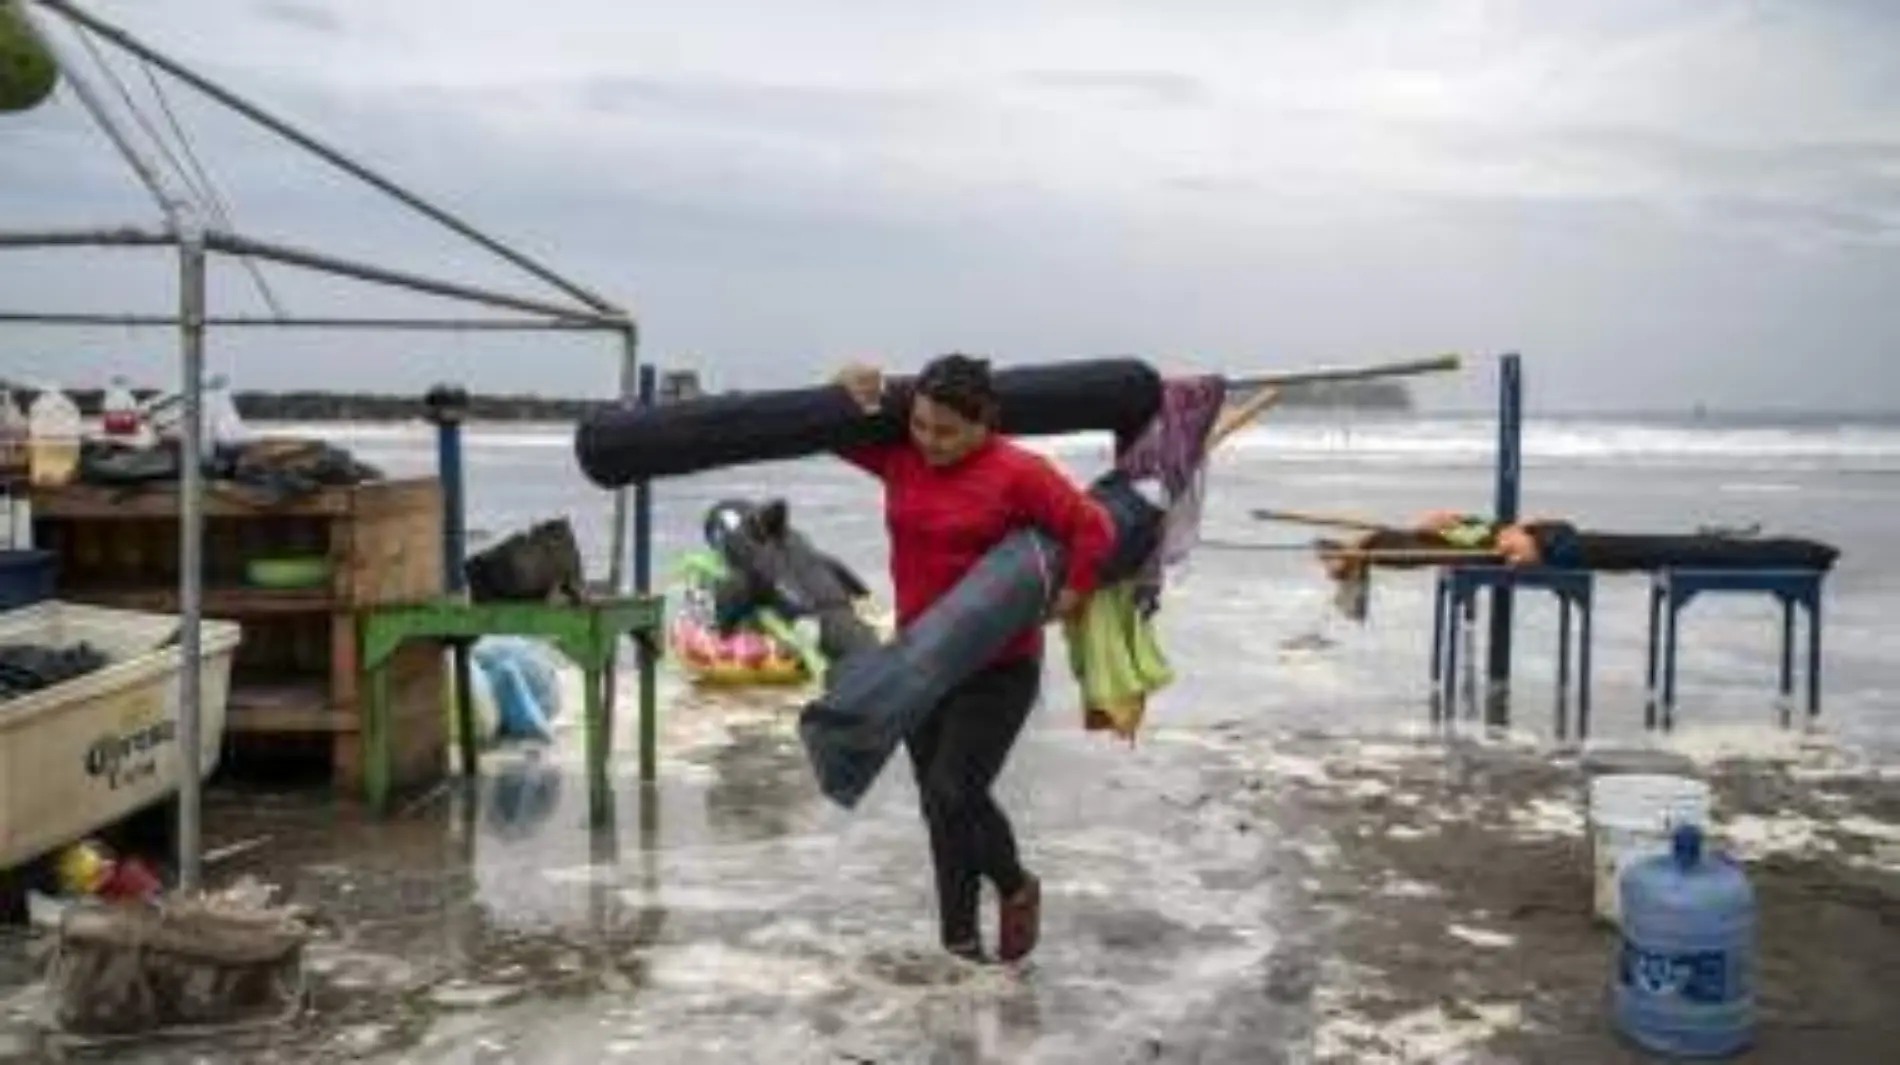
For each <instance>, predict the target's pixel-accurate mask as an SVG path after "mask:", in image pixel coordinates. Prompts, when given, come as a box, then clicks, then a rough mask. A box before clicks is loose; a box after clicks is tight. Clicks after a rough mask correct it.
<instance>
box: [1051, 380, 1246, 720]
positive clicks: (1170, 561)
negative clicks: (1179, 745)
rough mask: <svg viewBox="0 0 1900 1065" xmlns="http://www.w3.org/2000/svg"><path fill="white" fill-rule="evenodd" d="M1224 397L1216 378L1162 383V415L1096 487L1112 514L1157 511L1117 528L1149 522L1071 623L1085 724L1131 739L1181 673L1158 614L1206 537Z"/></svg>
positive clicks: (1125, 545)
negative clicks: (1153, 699) (1151, 702)
mask: <svg viewBox="0 0 1900 1065" xmlns="http://www.w3.org/2000/svg"><path fill="white" fill-rule="evenodd" d="M1226 402H1227V383H1226V381H1225V380H1224V379H1222V378H1220V377H1218V376H1211V375H1210V376H1203V377H1190V378H1176V379H1170V380H1167V381H1164V382H1163V384H1162V392H1161V406H1160V410H1159V411H1158V412H1157V413H1156V415H1155V417H1154V420H1153V421H1152V422H1151V423H1150V424H1149V426H1148V428H1147V430H1146V431H1145V432H1144V433H1142V434H1141V436H1139V437H1138V438H1137V439H1136V440H1135V441H1134V442H1133V443H1132V444H1131V445H1130V446H1128V447H1126V448H1124V449H1122V450H1121V451H1120V453H1119V454H1118V455H1117V456H1116V462H1115V469H1114V471H1113V472H1111V473H1109V474H1108V475H1106V476H1105V477H1103V478H1102V479H1101V480H1100V481H1098V482H1097V483H1096V485H1095V487H1094V489H1093V494H1094V495H1095V496H1096V497H1097V500H1098V502H1101V503H1103V504H1104V505H1105V506H1107V507H1108V508H1109V509H1110V511H1111V513H1113V512H1114V511H1115V510H1116V509H1118V508H1121V509H1127V508H1131V507H1141V506H1146V507H1148V508H1152V509H1153V510H1154V511H1158V512H1159V513H1158V515H1157V516H1156V517H1155V519H1154V520H1151V521H1149V522H1146V523H1142V522H1128V521H1118V522H1117V527H1118V529H1128V528H1145V529H1146V530H1147V534H1146V535H1145V536H1140V537H1133V536H1122V537H1120V538H1118V542H1117V545H1116V547H1117V550H1116V552H1115V554H1114V556H1113V557H1112V559H1111V563H1110V565H1109V566H1107V567H1105V569H1107V570H1108V571H1109V572H1110V573H1113V574H1127V575H1126V576H1124V577H1121V579H1119V580H1116V581H1114V582H1113V583H1108V584H1105V585H1104V586H1103V587H1101V588H1099V589H1097V591H1096V593H1095V594H1094V595H1092V596H1090V597H1089V600H1088V602H1087V604H1086V605H1085V606H1084V607H1083V609H1082V612H1081V614H1080V616H1078V617H1076V618H1073V619H1071V620H1069V621H1068V622H1066V623H1065V625H1064V635H1065V637H1066V639H1067V642H1068V645H1069V665H1070V669H1071V670H1072V671H1073V672H1074V674H1075V679H1076V683H1077V685H1078V686H1079V687H1080V689H1081V691H1082V705H1083V723H1084V727H1086V728H1088V729H1089V730H1091V731H1099V730H1108V731H1112V732H1114V733H1115V734H1116V735H1118V736H1120V737H1122V738H1124V739H1131V740H1132V738H1133V737H1134V734H1135V732H1136V730H1138V729H1139V728H1140V727H1141V721H1142V717H1143V716H1144V714H1145V713H1146V710H1147V705H1148V698H1149V696H1151V695H1153V694H1154V693H1155V692H1157V691H1160V690H1161V689H1162V688H1164V687H1166V686H1167V685H1169V684H1171V683H1173V681H1174V671H1173V669H1172V668H1171V667H1170V666H1169V664H1168V660H1167V656H1166V655H1165V654H1163V653H1162V650H1161V643H1160V640H1159V638H1158V637H1157V635H1156V633H1155V630H1154V614H1155V611H1156V610H1158V609H1159V608H1160V603H1161V590H1162V586H1163V583H1164V578H1165V574H1166V573H1167V571H1168V570H1170V569H1172V568H1174V567H1177V566H1179V565H1180V564H1181V563H1183V562H1185V561H1186V559H1187V556H1188V553H1189V552H1190V551H1191V550H1192V549H1193V548H1194V545H1195V544H1196V542H1198V540H1199V537H1200V527H1201V503H1202V499H1203V497H1204V494H1205V489H1206V466H1207V457H1208V443H1209V438H1210V434H1211V433H1212V432H1213V429H1214V426H1215V424H1216V422H1218V420H1219V418H1220V414H1221V410H1222V409H1223V407H1224V406H1225V404H1226ZM1131 497H1132V498H1131Z"/></svg>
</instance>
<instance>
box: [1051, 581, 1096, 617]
mask: <svg viewBox="0 0 1900 1065" xmlns="http://www.w3.org/2000/svg"><path fill="white" fill-rule="evenodd" d="M1086 602H1088V600H1087V599H1086V598H1085V597H1084V596H1082V595H1081V594H1080V593H1078V592H1077V591H1076V590H1075V589H1073V588H1064V589H1062V590H1061V591H1060V592H1057V593H1056V605H1055V607H1054V609H1052V610H1051V611H1050V614H1051V615H1052V616H1053V617H1054V618H1055V619H1056V620H1057V621H1074V620H1075V619H1076V618H1078V617H1081V616H1082V607H1083V604H1085V603H1086Z"/></svg>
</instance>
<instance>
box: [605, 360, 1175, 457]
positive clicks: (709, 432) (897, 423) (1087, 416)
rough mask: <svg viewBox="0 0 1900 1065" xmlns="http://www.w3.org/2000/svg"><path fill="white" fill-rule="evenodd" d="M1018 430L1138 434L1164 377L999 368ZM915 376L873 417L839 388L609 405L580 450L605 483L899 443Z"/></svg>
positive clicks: (1134, 366) (1131, 370)
mask: <svg viewBox="0 0 1900 1065" xmlns="http://www.w3.org/2000/svg"><path fill="white" fill-rule="evenodd" d="M995 381H996V390H997V395H998V397H999V399H1000V400H1001V403H1002V430H1003V431H1004V432H1006V433H1009V434H1010V435H1012V436H1053V435H1061V434H1065V433H1079V432H1089V431H1108V432H1112V433H1114V434H1115V435H1116V438H1117V444H1118V446H1121V445H1125V444H1126V443H1127V442H1129V441H1132V440H1133V439H1134V438H1135V437H1136V436H1137V435H1139V434H1140V433H1141V431H1142V430H1143V429H1144V428H1145V427H1146V426H1147V424H1148V422H1149V421H1150V420H1151V419H1152V418H1153V417H1154V415H1155V412H1156V411H1157V410H1158V409H1159V407H1160V403H1161V377H1160V375H1159V374H1157V373H1156V372H1155V370H1154V368H1153V367H1151V366H1149V365H1148V364H1147V363H1144V362H1142V361H1141V360H1139V359H1089V360H1082V361H1077V362H1065V363H1051V364H1047V365H1039V366H1017V367H1009V368H1006V369H999V370H998V371H996V377H995ZM911 386H912V380H911V379H909V378H893V379H892V380H891V381H890V384H889V386H888V387H887V389H886V391H885V398H884V404H883V406H882V408H881V409H880V410H879V411H878V412H876V413H874V414H867V413H865V412H864V410H863V409H862V408H861V407H859V406H858V405H857V403H856V402H854V401H853V400H852V399H851V397H850V395H849V394H848V393H847V392H846V391H845V390H844V389H843V388H841V387H838V386H836V385H825V386H821V387H814V388H801V389H788V390H782V391H772V392H745V393H727V394H724V395H714V396H704V397H701V398H697V399H690V400H682V401H680V402H676V403H666V404H661V405H657V406H645V407H643V406H626V405H609V406H605V407H602V408H601V409H599V410H596V411H594V412H593V413H592V414H590V415H588V416H587V417H585V418H583V419H581V421H580V424H579V425H578V426H576V428H575V431H574V456H575V458H576V459H577V460H578V461H579V463H580V467H581V472H583V473H584V474H586V475H587V479H588V480H590V481H592V482H593V483H594V484H596V485H599V486H600V487H602V488H620V487H623V486H625V485H628V484H632V483H633V482H635V481H640V480H648V479H652V478H657V477H677V476H681V475H684V474H689V473H698V472H700V471H703V470H711V469H718V468H720V467H724V466H737V465H743V464H746V463H753V462H771V461H782V460H786V459H795V458H803V457H805V456H808V455H815V454H820V453H822V452H827V451H839V450H842V449H845V448H851V447H860V446H863V445H866V444H875V443H885V442H891V441H896V440H901V439H903V437H904V434H905V433H906V432H907V431H908V421H909V409H910V389H911Z"/></svg>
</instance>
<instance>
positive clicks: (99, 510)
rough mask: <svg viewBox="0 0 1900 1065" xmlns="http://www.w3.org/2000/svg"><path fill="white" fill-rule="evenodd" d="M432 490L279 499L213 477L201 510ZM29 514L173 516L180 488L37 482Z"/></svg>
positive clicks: (375, 489) (377, 499)
mask: <svg viewBox="0 0 1900 1065" xmlns="http://www.w3.org/2000/svg"><path fill="white" fill-rule="evenodd" d="M432 491H433V492H434V493H435V495H436V497H437V498H438V499H439V498H440V492H441V485H440V483H439V482H438V481H437V480H436V479H435V478H433V477H412V478H402V479H397V480H390V481H369V482H365V483H363V484H360V485H355V486H352V487H347V488H324V489H319V490H318V491H316V492H313V493H311V494H309V495H304V496H298V497H296V498H294V499H290V500H287V501H283V502H277V501H274V500H272V499H271V498H269V497H267V496H265V495H264V494H262V493H260V492H258V491H257V490H256V489H253V488H249V487H247V486H245V485H242V484H239V483H237V482H232V481H215V482H210V483H207V484H206V485H205V514H206V516H208V517H224V518H241V517H247V516H251V515H259V514H269V515H294V516H304V517H343V516H346V515H349V514H352V513H354V512H355V511H356V510H357V508H358V506H359V497H360V502H362V503H364V504H367V505H369V506H371V507H372V508H375V509H386V508H390V507H396V506H401V505H414V506H421V505H424V503H426V501H427V499H428V498H429V496H430V494H431V492H432ZM33 514H34V516H35V517H36V518H56V519H57V518H89V519H98V520H108V521H125V520H128V519H137V518H167V517H176V516H177V514H178V488H177V485H176V484H175V483H174V482H157V483H154V484H151V485H147V486H140V487H137V488H122V487H116V486H115V487H101V486H98V485H86V484H75V485H67V486H65V487H63V488H35V489H34V490H33Z"/></svg>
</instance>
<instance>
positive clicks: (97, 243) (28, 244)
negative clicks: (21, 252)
mask: <svg viewBox="0 0 1900 1065" xmlns="http://www.w3.org/2000/svg"><path fill="white" fill-rule="evenodd" d="M176 243H178V237H177V236H176V235H174V234H171V233H155V232H153V231H151V230H149V229H140V228H139V227H137V226H117V227H114V228H112V229H38V230H10V231H0V248H117V247H144V246H151V245H157V244H168V245H169V244H176Z"/></svg>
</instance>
